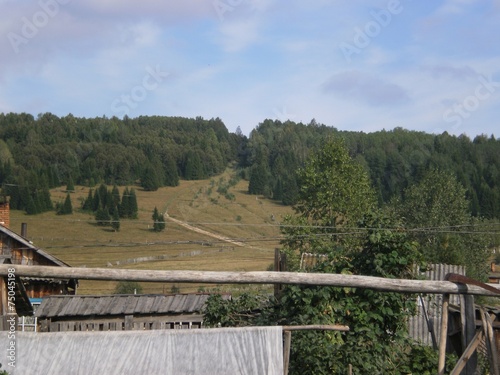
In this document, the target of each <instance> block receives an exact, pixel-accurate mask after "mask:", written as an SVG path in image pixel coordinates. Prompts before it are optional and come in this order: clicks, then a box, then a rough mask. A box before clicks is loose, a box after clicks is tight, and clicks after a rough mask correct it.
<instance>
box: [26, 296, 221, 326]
mask: <svg viewBox="0 0 500 375" xmlns="http://www.w3.org/2000/svg"><path fill="white" fill-rule="evenodd" d="M209 297H210V294H207V293H197V294H173V295H148V294H137V295H136V294H125V295H108V296H85V295H82V296H49V297H46V298H43V299H42V303H41V305H40V307H38V309H37V311H36V314H35V316H36V317H37V318H38V322H39V325H40V331H41V332H60V331H126V330H154V329H192V328H201V327H202V326H203V313H202V311H203V308H204V306H205V304H206V302H207V299H208V298H209ZM223 298H226V299H229V298H231V296H230V295H223Z"/></svg>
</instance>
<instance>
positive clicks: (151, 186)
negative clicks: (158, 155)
mask: <svg viewBox="0 0 500 375" xmlns="http://www.w3.org/2000/svg"><path fill="white" fill-rule="evenodd" d="M160 186H162V183H161V181H160V177H159V176H158V173H157V170H156V168H154V167H153V166H147V167H146V168H145V169H144V172H143V174H142V177H141V187H142V188H143V189H144V190H146V191H156V190H158V188H159V187H160Z"/></svg>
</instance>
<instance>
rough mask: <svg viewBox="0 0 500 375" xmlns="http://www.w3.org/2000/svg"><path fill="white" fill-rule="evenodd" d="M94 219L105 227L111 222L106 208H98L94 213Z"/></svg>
mask: <svg viewBox="0 0 500 375" xmlns="http://www.w3.org/2000/svg"><path fill="white" fill-rule="evenodd" d="M95 221H96V223H97V225H98V226H100V227H107V226H109V225H110V224H111V223H110V221H111V216H110V215H109V211H108V209H107V208H99V209H98V210H97V211H96V213H95Z"/></svg>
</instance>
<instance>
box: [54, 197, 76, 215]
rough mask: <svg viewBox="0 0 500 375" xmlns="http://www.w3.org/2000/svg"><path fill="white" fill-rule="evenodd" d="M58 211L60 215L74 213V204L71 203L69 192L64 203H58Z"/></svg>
mask: <svg viewBox="0 0 500 375" xmlns="http://www.w3.org/2000/svg"><path fill="white" fill-rule="evenodd" d="M56 212H57V214H58V215H71V214H72V213H73V205H72V204H71V197H70V195H69V193H68V194H66V198H65V199H64V203H62V204H58V205H57V207H56Z"/></svg>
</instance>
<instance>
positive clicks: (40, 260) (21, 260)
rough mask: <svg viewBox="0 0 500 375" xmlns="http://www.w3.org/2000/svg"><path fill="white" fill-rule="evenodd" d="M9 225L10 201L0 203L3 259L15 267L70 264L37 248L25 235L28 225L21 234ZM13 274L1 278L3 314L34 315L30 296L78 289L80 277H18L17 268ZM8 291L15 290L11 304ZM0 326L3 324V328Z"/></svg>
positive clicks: (0, 248) (1, 252)
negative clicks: (66, 278)
mask: <svg viewBox="0 0 500 375" xmlns="http://www.w3.org/2000/svg"><path fill="white" fill-rule="evenodd" d="M9 225H10V213H9V204H8V203H0V263H3V264H12V268H13V269H14V270H15V266H16V265H17V264H22V265H43V266H54V267H69V265H68V264H66V263H64V262H63V261H61V260H59V259H57V258H56V257H54V256H52V255H50V254H48V253H46V252H45V251H43V250H42V249H39V248H37V247H36V246H34V245H33V243H32V242H31V241H29V240H28V239H26V238H25V237H26V226H25V225H23V230H22V231H21V232H22V234H21V235H19V234H17V233H15V232H14V231H12V230H11V229H9ZM11 276H12V277H10V278H9V277H4V278H0V315H1V316H3V317H5V316H6V315H7V314H10V315H12V314H15V315H18V316H29V315H32V314H33V310H32V306H31V303H30V299H33V298H41V297H44V296H48V295H54V294H56V295H61V294H75V292H76V287H77V280H75V279H71V280H58V279H52V278H31V277H18V276H17V275H15V272H13V273H12V274H11ZM9 286H10V287H9ZM9 292H10V293H15V295H14V294H12V296H14V297H15V298H11V299H10V302H14V305H12V303H11V304H9V298H8V297H9ZM14 306H15V309H14ZM0 321H1V319H0ZM1 326H2V325H1V324H0V329H1V328H2V327H1Z"/></svg>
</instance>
